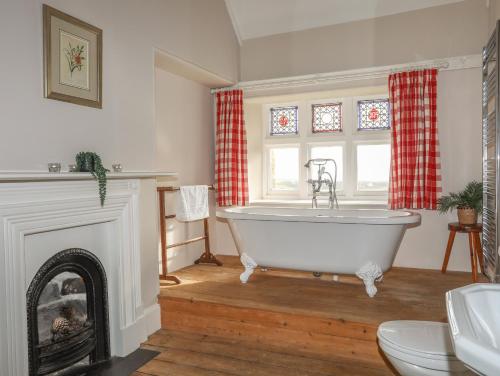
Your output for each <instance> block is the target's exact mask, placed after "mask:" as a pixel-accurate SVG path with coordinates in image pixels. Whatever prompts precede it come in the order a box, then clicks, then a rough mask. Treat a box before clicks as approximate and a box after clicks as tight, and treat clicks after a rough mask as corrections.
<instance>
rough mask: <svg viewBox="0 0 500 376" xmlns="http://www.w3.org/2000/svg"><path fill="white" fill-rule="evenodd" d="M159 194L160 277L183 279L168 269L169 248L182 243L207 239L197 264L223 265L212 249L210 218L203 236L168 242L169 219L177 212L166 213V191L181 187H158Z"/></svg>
mask: <svg viewBox="0 0 500 376" xmlns="http://www.w3.org/2000/svg"><path fill="white" fill-rule="evenodd" d="M208 189H209V190H214V187H213V186H209V187H208ZM156 190H157V191H158V196H159V200H158V203H159V206H160V243H161V274H160V279H162V280H165V281H172V282H175V283H177V284H180V283H181V281H180V279H179V278H177V277H176V276H174V275H169V274H168V271H167V249H170V248H175V247H180V246H182V245H187V244H191V243H195V242H199V241H202V240H204V241H205V251H204V252H203V254H202V255H201V257H200V258H199V259H198V260H196V261H195V262H194V263H195V264H215V265H218V266H222V262H220V261H219V260H218V259H217V258H216V257H215V256H214V254H213V253H212V252H211V251H210V235H209V229H208V218H205V219H204V220H203V236H199V237H196V238H192V239H188V240H184V241H182V242H179V243H174V244H167V223H166V222H167V221H166V220H167V219H171V218H175V214H170V215H166V213H165V210H166V209H165V193H166V192H175V191H178V190H179V187H157V188H156Z"/></svg>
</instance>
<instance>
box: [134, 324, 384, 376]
mask: <svg viewBox="0 0 500 376" xmlns="http://www.w3.org/2000/svg"><path fill="white" fill-rule="evenodd" d="M143 348H146V349H149V350H155V351H159V352H161V354H160V355H158V356H157V357H156V358H155V359H153V360H152V361H150V362H149V363H147V364H146V365H144V366H143V367H141V368H140V369H139V370H138V371H137V372H135V373H134V374H133V375H134V376H145V375H153V376H163V375H169V376H170V375H172V376H174V375H175V376H194V375H196V376H226V375H238V376H240V375H245V376H247V375H255V376H271V375H273V376H327V375H328V376H329V375H352V376H383V375H384V376H385V375H392V373H391V372H390V371H388V370H386V369H378V368H375V367H371V366H370V365H368V364H364V363H363V362H359V361H357V360H352V361H347V360H345V359H341V358H335V356H331V357H330V358H329V359H321V358H316V357H312V356H304V355H302V354H300V353H295V352H293V351H287V350H286V349H283V348H280V347H275V346H269V345H265V344H251V343H248V342H246V341H244V340H241V339H228V338H223V337H216V336H207V335H202V334H191V333H185V332H175V331H169V330H160V331H159V332H157V333H156V334H154V335H152V336H151V337H150V338H149V339H148V341H147V342H146V343H145V344H143Z"/></svg>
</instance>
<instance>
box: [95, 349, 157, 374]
mask: <svg viewBox="0 0 500 376" xmlns="http://www.w3.org/2000/svg"><path fill="white" fill-rule="evenodd" d="M158 354H159V352H156V351H151V350H144V349H138V350H136V351H134V352H133V353H131V354H129V355H127V356H126V357H124V358H118V357H115V358H112V359H111V360H110V361H108V362H106V363H105V364H103V365H101V366H100V367H98V368H97V369H94V370H92V371H90V372H88V373H87V376H128V375H130V374H132V373H134V371H137V370H138V369H139V368H141V367H142V366H143V365H144V364H146V363H147V362H149V361H150V360H151V359H153V358H154V357H155V356H157V355H158Z"/></svg>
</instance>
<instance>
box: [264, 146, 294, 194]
mask: <svg viewBox="0 0 500 376" xmlns="http://www.w3.org/2000/svg"><path fill="white" fill-rule="evenodd" d="M269 165H270V171H269V180H270V190H271V191H277V192H279V191H282V192H287V191H288V192H290V191H297V190H298V188H299V148H298V147H289V146H285V147H271V148H269Z"/></svg>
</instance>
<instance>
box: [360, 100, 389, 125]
mask: <svg viewBox="0 0 500 376" xmlns="http://www.w3.org/2000/svg"><path fill="white" fill-rule="evenodd" d="M390 128H391V115H390V109H389V100H388V99H372V100H363V101H358V131H365V130H384V129H390Z"/></svg>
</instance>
